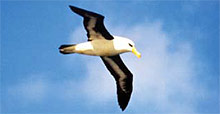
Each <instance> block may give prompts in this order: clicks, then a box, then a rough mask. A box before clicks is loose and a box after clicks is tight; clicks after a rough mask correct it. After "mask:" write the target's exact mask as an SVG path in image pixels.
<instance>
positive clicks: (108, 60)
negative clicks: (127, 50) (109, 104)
mask: <svg viewBox="0 0 220 114" xmlns="http://www.w3.org/2000/svg"><path fill="white" fill-rule="evenodd" d="M101 58H102V60H103V62H104V64H105V65H106V67H107V69H108V70H109V71H110V73H111V74H112V75H113V76H114V78H115V80H116V84H117V94H118V103H119V106H120V107H121V109H122V111H123V110H124V109H125V108H126V107H127V105H128V102H129V100H130V97H131V93H132V80H133V75H132V73H131V72H130V71H129V70H128V68H127V67H126V66H125V64H124V63H123V61H122V60H121V58H120V56H119V55H116V56H109V57H101Z"/></svg>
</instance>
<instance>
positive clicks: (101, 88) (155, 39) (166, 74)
mask: <svg viewBox="0 0 220 114" xmlns="http://www.w3.org/2000/svg"><path fill="white" fill-rule="evenodd" d="M79 29H81V28H79ZM109 30H110V31H111V33H114V34H115V35H122V36H123V35H124V36H127V37H129V38H131V39H132V40H133V41H134V42H135V43H136V47H137V48H138V49H139V50H140V52H141V53H142V58H141V59H140V60H138V59H136V58H135V56H133V55H132V54H123V55H122V56H123V59H124V62H125V63H126V64H127V66H128V67H129V68H130V70H131V71H132V72H133V74H134V92H133V95H132V98H131V102H130V104H129V108H128V109H127V110H128V111H137V112H173V113H178V112H195V110H196V105H197V104H196V101H195V98H196V97H198V96H197V94H195V93H196V92H201V91H198V85H196V84H194V83H193V81H192V80H193V77H194V76H195V71H194V64H195V63H194V61H193V58H192V56H193V52H192V47H191V45H190V43H187V42H184V43H182V44H178V45H176V44H172V40H175V38H169V37H168V36H167V35H166V32H164V31H163V30H162V23H161V22H160V21H158V22H153V23H150V22H147V21H146V22H145V23H140V24H137V25H134V26H130V27H125V26H117V27H114V26H111V27H110V28H109ZM78 32H79V30H78V29H76V30H75V31H74V32H73V34H75V36H74V38H76V37H77V34H78ZM80 37H82V36H81V35H80ZM71 39H72V38H71ZM83 59H85V61H86V66H87V69H88V77H87V79H86V81H85V82H83V90H82V91H86V93H84V94H86V95H88V96H87V97H88V98H89V100H91V102H94V101H98V100H104V101H105V100H108V99H112V98H113V97H115V99H116V96H115V95H113V94H115V93H116V92H115V91H116V90H115V89H116V87H115V82H114V81H113V78H112V77H111V76H110V74H109V73H107V69H106V68H104V66H103V64H100V62H101V60H97V59H96V60H89V61H87V60H86V58H83ZM97 98H98V99H97ZM88 102H89V101H88Z"/></svg>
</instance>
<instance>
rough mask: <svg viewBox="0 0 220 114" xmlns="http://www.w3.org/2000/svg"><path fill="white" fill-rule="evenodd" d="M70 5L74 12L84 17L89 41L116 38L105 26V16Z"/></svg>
mask: <svg viewBox="0 0 220 114" xmlns="http://www.w3.org/2000/svg"><path fill="white" fill-rule="evenodd" d="M69 7H70V8H71V10H72V11H73V12H75V13H77V14H78V15H80V16H82V17H83V24H84V27H85V29H86V31H87V37H88V40H89V41H91V40H94V39H101V38H105V39H107V40H112V39H114V38H113V36H112V35H111V34H110V33H109V32H108V31H107V30H106V28H105V26H104V22H103V21H104V16H102V15H100V14H97V13H94V12H90V11H87V10H84V9H81V8H77V7H74V6H69Z"/></svg>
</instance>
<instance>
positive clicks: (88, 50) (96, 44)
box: [76, 40, 120, 56]
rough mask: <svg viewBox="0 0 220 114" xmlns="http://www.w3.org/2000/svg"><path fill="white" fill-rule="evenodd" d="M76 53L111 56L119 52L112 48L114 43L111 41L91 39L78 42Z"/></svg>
mask: <svg viewBox="0 0 220 114" xmlns="http://www.w3.org/2000/svg"><path fill="white" fill-rule="evenodd" d="M76 53H80V54H86V55H93V56H113V55H117V54H119V53H120V52H118V51H117V50H115V49H114V45H113V43H112V42H111V41H106V40H104V41H102V40H101V41H100V40H97V41H92V42H86V43H82V44H78V45H77V48H76Z"/></svg>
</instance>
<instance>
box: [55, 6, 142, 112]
mask: <svg viewBox="0 0 220 114" xmlns="http://www.w3.org/2000/svg"><path fill="white" fill-rule="evenodd" d="M69 7H70V9H71V10H72V11H73V12H75V13H76V14H78V15H80V16H82V17H83V25H84V28H85V29H86V32H87V37H88V41H87V42H83V43H79V44H71V45H69V44H67V45H61V46H60V47H59V51H60V53H62V54H72V53H78V54H85V55H92V56H100V57H101V59H102V61H103V62H104V64H105V66H106V68H107V69H108V70H109V72H110V73H111V75H112V76H113V77H114V79H115V81H116V85H117V97H118V104H119V106H120V108H121V110H122V111H124V110H125V108H126V107H127V105H128V102H129V100H130V97H131V93H132V88H133V87H132V82H133V74H132V73H131V72H130V71H129V69H128V68H127V67H126V66H125V64H124V63H123V61H122V59H121V57H120V56H119V54H121V53H125V52H133V53H134V54H135V55H136V56H137V57H138V58H140V57H141V54H140V53H139V52H138V51H137V50H136V48H135V45H134V42H133V41H131V40H129V39H128V38H124V37H119V36H113V35H111V34H110V33H109V32H108V31H107V30H106V28H105V26H104V16H102V15H100V14H98V13H94V12H91V11H87V10H84V9H81V8H78V7H75V6H71V5H70V6H69Z"/></svg>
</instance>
